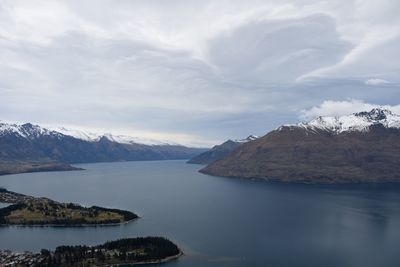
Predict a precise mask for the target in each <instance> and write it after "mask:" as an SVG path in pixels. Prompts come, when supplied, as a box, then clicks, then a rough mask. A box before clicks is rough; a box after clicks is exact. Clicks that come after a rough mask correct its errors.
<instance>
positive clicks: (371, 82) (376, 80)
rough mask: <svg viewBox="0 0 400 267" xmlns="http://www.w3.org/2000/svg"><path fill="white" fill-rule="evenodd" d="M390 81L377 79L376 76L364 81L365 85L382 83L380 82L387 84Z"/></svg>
mask: <svg viewBox="0 0 400 267" xmlns="http://www.w3.org/2000/svg"><path fill="white" fill-rule="evenodd" d="M389 83H390V82H389V81H387V80H384V79H378V78H371V79H368V80H366V81H365V84H366V85H372V86H374V85H382V84H389Z"/></svg>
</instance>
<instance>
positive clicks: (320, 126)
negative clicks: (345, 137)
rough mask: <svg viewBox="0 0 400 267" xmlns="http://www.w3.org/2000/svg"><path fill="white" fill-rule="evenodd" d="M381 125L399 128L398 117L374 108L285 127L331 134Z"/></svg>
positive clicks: (388, 111)
mask: <svg viewBox="0 0 400 267" xmlns="http://www.w3.org/2000/svg"><path fill="white" fill-rule="evenodd" d="M378 124H379V125H382V126H383V127H385V128H400V116H399V115H397V114H394V113H393V112H392V111H390V110H388V109H384V108H374V109H372V110H370V111H362V112H358V113H354V114H351V115H345V116H335V117H333V116H319V117H317V118H315V119H313V120H311V121H309V122H301V123H298V124H295V125H284V126H282V127H280V128H278V130H281V129H283V128H285V127H299V128H303V129H306V130H309V131H317V130H323V131H329V132H333V133H342V132H351V131H361V132H366V131H368V130H369V129H370V127H371V126H373V125H378Z"/></svg>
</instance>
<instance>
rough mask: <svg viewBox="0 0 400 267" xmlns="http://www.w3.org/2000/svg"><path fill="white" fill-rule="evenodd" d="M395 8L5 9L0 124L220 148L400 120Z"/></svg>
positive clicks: (150, 2) (262, 4) (392, 1)
mask: <svg viewBox="0 0 400 267" xmlns="http://www.w3.org/2000/svg"><path fill="white" fill-rule="evenodd" d="M399 13H400V3H399V2H398V1H397V0H382V1H374V0H334V1H333V0H330V1H328V0H327V1H320V0H292V1H283V0H279V1H278V0H276V1H275V0H271V1H268V0H234V1H228V0H197V1H195V0H181V1H178V0H168V1H165V0H141V1H135V0H131V1H123V0H115V1H106V0H104V1H103V0H92V1H81V0H77V1H73V0H68V1H36V0H30V1H18V0H10V1H8V0H2V1H1V2H0V100H1V105H0V115H1V116H0V120H3V121H16V122H27V121H30V122H34V123H41V124H47V125H67V126H70V127H74V128H84V129H89V130H96V131H107V132H115V133H121V134H132V135H137V136H147V137H151V138H159V139H169V140H174V141H176V142H181V143H184V144H191V145H197V146H199V145H200V146H201V145H203V146H204V145H211V144H214V143H216V142H220V141H223V140H225V139H227V138H241V137H245V136H247V135H249V134H257V135H262V134H264V133H266V132H267V131H268V130H271V129H273V128H275V127H277V126H279V125H280V124H283V123H293V122H297V121H299V120H305V119H308V118H311V117H313V116H316V115H340V114H344V113H351V112H354V111H358V110H360V109H367V108H371V107H374V106H376V105H386V106H387V107H391V106H393V108H394V109H397V110H399V111H400V108H399V106H397V105H398V104H400V16H399V15H398V14H399Z"/></svg>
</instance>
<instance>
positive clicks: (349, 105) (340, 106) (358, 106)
mask: <svg viewBox="0 0 400 267" xmlns="http://www.w3.org/2000/svg"><path fill="white" fill-rule="evenodd" d="M373 108H384V109H389V110H391V111H392V112H394V113H396V114H400V104H399V105H377V104H371V103H366V102H364V101H362V100H356V99H351V100H345V101H332V100H327V101H324V102H322V103H321V104H319V105H318V106H314V107H312V108H309V109H305V110H302V111H301V113H300V118H301V119H304V120H310V119H313V118H315V117H318V116H343V115H349V114H353V113H357V112H361V111H370V110H371V109H373Z"/></svg>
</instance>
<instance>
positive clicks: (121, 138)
mask: <svg viewBox="0 0 400 267" xmlns="http://www.w3.org/2000/svg"><path fill="white" fill-rule="evenodd" d="M50 128H51V129H52V130H54V131H57V132H59V133H62V134H64V135H69V136H72V137H75V138H77V139H81V140H85V141H89V142H97V141H99V140H100V139H101V138H103V137H105V138H107V139H108V140H110V141H113V142H117V143H120V144H143V145H151V146H166V145H174V146H175V145H179V144H178V143H175V142H172V141H167V140H155V139H148V138H141V137H136V136H128V135H119V134H112V133H94V132H89V131H83V130H74V129H70V128H66V127H50Z"/></svg>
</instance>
